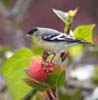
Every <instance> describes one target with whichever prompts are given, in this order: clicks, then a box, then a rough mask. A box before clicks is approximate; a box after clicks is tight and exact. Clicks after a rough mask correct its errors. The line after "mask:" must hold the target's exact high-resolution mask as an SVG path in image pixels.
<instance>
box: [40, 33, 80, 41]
mask: <svg viewBox="0 0 98 100" xmlns="http://www.w3.org/2000/svg"><path fill="white" fill-rule="evenodd" d="M42 39H43V40H45V41H50V42H68V43H74V42H79V41H80V40H78V39H75V38H73V37H71V36H69V35H66V34H64V33H61V34H60V33H53V34H52V33H51V34H49V33H46V34H43V35H42Z"/></svg>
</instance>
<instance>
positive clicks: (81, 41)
mask: <svg viewBox="0 0 98 100" xmlns="http://www.w3.org/2000/svg"><path fill="white" fill-rule="evenodd" d="M78 42H79V43H81V44H90V45H95V44H94V43H92V42H87V41H83V40H78Z"/></svg>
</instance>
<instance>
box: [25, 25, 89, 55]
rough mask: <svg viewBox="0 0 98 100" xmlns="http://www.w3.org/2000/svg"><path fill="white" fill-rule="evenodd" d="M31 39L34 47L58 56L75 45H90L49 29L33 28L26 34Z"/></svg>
mask: <svg viewBox="0 0 98 100" xmlns="http://www.w3.org/2000/svg"><path fill="white" fill-rule="evenodd" d="M27 35H28V36H31V37H32V42H33V44H34V45H35V46H37V47H39V48H43V49H44V50H46V51H50V52H51V53H53V54H55V55H56V54H60V53H62V52H64V51H65V49H67V48H68V47H71V46H73V45H76V44H79V43H80V44H90V43H89V42H86V41H83V40H79V39H76V38H75V37H73V36H70V35H67V34H65V33H62V32H59V31H57V30H55V29H51V28H41V27H34V28H32V29H31V30H30V31H29V32H28V33H27Z"/></svg>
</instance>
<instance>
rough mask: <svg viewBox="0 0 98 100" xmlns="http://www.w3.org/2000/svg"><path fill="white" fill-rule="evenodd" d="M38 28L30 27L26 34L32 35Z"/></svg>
mask: <svg viewBox="0 0 98 100" xmlns="http://www.w3.org/2000/svg"><path fill="white" fill-rule="evenodd" d="M37 30H38V29H37V27H34V28H33V29H31V30H30V31H29V32H28V33H27V34H28V35H33V33H34V32H36V31H37Z"/></svg>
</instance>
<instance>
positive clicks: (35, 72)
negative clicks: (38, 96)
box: [28, 62, 48, 81]
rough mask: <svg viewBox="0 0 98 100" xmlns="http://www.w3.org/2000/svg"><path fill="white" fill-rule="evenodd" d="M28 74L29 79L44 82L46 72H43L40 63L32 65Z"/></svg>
mask: <svg viewBox="0 0 98 100" xmlns="http://www.w3.org/2000/svg"><path fill="white" fill-rule="evenodd" d="M28 72H29V74H30V78H31V79H35V80H37V81H46V80H47V74H48V73H47V72H46V71H45V70H44V68H43V66H42V63H39V62H36V63H35V62H34V64H33V65H32V66H31V67H29V69H28Z"/></svg>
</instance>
